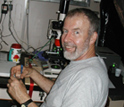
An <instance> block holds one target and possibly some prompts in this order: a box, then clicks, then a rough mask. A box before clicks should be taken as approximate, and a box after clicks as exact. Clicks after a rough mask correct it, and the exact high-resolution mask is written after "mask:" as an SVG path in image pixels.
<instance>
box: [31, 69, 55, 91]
mask: <svg viewBox="0 0 124 107" xmlns="http://www.w3.org/2000/svg"><path fill="white" fill-rule="evenodd" d="M30 77H31V78H32V79H33V80H34V81H35V83H36V84H37V85H38V86H39V87H40V88H41V89H43V90H44V91H45V92H46V93H49V91H50V89H51V88H52V86H53V84H54V81H51V80H49V79H48V78H46V77H44V76H43V75H41V74H40V73H39V72H37V71H36V70H34V71H33V72H32V73H31V74H30Z"/></svg>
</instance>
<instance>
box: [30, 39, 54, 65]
mask: <svg viewBox="0 0 124 107" xmlns="http://www.w3.org/2000/svg"><path fill="white" fill-rule="evenodd" d="M53 39H54V37H51V39H50V40H49V41H48V42H47V43H46V44H45V45H44V46H42V47H41V49H40V50H39V51H38V52H37V53H36V54H35V55H34V56H33V57H32V59H29V62H30V63H32V61H33V59H34V58H35V57H36V56H37V55H38V54H39V53H40V52H41V51H42V49H43V48H44V47H46V46H47V45H48V43H49V42H51V40H53Z"/></svg>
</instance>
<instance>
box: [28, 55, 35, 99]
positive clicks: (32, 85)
mask: <svg viewBox="0 0 124 107" xmlns="http://www.w3.org/2000/svg"><path fill="white" fill-rule="evenodd" d="M29 59H31V57H29ZM29 67H30V68H32V65H31V63H29ZM33 89H34V81H33V80H32V79H31V78H30V88H29V96H30V98H31V97H32V93H33Z"/></svg>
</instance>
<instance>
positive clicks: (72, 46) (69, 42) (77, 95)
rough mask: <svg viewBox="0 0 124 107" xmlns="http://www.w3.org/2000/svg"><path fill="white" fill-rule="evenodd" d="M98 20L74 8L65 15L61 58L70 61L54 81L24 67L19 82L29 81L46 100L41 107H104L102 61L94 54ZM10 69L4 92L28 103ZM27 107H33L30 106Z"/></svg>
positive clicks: (15, 69) (14, 71)
mask: <svg viewBox="0 0 124 107" xmlns="http://www.w3.org/2000/svg"><path fill="white" fill-rule="evenodd" d="M98 26H99V19H98V17H97V15H96V14H95V13H94V12H92V11H91V10H88V9H84V8H78V9H74V10H71V11H70V12H68V14H67V16H66V18H65V20H64V26H63V35H62V38H61V42H62V46H63V49H64V57H65V58H66V59H69V60H71V61H70V63H69V65H68V66H67V67H66V68H65V69H64V70H62V72H61V73H60V75H59V77H58V78H57V80H56V81H55V83H54V82H52V81H50V80H48V79H47V78H45V77H43V76H42V75H41V74H39V73H38V72H37V71H36V70H34V69H31V68H26V67H24V69H23V73H22V75H21V76H20V78H24V77H31V78H32V79H33V80H34V81H35V82H36V83H37V84H38V85H39V87H41V88H42V89H43V90H44V91H45V92H46V93H48V96H47V98H46V100H45V102H44V103H43V104H42V105H41V107H104V106H105V103H106V100H107V96H108V76H107V69H106V67H105V64H104V62H103V60H102V59H101V58H100V57H99V56H98V57H97V56H96V54H95V41H96V39H97V36H98V33H97V31H98ZM19 73H20V66H16V67H13V68H12V70H11V77H10V80H9V82H8V84H7V86H8V92H9V93H10V95H11V96H12V97H13V98H14V99H15V100H17V101H18V102H19V103H20V104H23V103H24V102H26V101H28V100H29V99H30V97H29V95H28V94H27V91H26V88H25V87H24V85H23V83H22V82H21V81H19V80H18V79H16V78H15V77H14V76H13V75H16V76H17V75H19ZM28 107H37V106H36V104H35V103H34V102H31V103H29V104H28Z"/></svg>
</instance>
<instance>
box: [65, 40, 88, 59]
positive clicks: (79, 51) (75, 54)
mask: <svg viewBox="0 0 124 107" xmlns="http://www.w3.org/2000/svg"><path fill="white" fill-rule="evenodd" d="M66 46H69V47H74V48H75V51H73V52H68V51H66V50H65V47H66ZM88 48H89V38H87V40H86V41H85V42H84V45H83V48H80V49H78V48H77V46H76V45H75V44H73V43H64V47H63V49H64V57H65V58H66V59H68V60H76V59H77V58H79V57H80V56H81V55H83V54H84V53H85V52H86V51H87V50H88Z"/></svg>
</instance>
